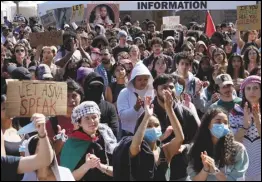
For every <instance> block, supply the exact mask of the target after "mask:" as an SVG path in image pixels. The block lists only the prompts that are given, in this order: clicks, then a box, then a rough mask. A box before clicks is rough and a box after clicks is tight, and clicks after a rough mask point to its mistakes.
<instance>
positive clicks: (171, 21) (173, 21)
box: [162, 16, 180, 25]
mask: <svg viewBox="0 0 262 182" xmlns="http://www.w3.org/2000/svg"><path fill="white" fill-rule="evenodd" d="M162 19H163V24H164V25H178V24H179V23H180V16H165V17H163V18H162Z"/></svg>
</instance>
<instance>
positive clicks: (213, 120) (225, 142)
mask: <svg viewBox="0 0 262 182" xmlns="http://www.w3.org/2000/svg"><path fill="white" fill-rule="evenodd" d="M189 157H190V159H189V161H190V162H189V166H188V168H187V172H188V175H189V176H190V179H191V180H193V181H198V180H200V181H201V180H203V181H237V180H244V179H245V178H244V177H245V173H246V171H247V169H248V166H249V158H248V154H247V151H246V148H245V147H244V146H243V145H242V144H240V143H238V142H236V141H235V140H234V135H233V134H232V133H231V132H230V129H229V121H228V117H227V113H226V112H225V111H224V110H221V109H219V108H214V109H211V110H209V111H208V112H207V113H206V114H205V115H204V116H203V118H202V121H201V126H200V128H199V130H198V133H197V135H196V137H195V138H194V143H193V145H192V148H191V149H190V153H189Z"/></svg>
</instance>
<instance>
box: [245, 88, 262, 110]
mask: <svg viewBox="0 0 262 182" xmlns="http://www.w3.org/2000/svg"><path fill="white" fill-rule="evenodd" d="M260 90H261V84H260ZM246 102H247V103H248V107H249V108H250V110H251V111H252V105H251V103H250V102H249V101H248V100H247V98H246V94H245V88H243V90H242V102H241V107H242V108H244V107H245V103H246ZM259 105H260V106H261V97H260V99H259Z"/></svg>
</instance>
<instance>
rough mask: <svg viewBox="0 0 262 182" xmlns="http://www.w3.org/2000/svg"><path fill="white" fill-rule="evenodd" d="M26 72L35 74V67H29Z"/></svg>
mask: <svg viewBox="0 0 262 182" xmlns="http://www.w3.org/2000/svg"><path fill="white" fill-rule="evenodd" d="M28 71H32V72H35V71H36V66H30V67H29V68H28Z"/></svg>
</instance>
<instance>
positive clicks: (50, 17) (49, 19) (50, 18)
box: [40, 10, 56, 28]
mask: <svg viewBox="0 0 262 182" xmlns="http://www.w3.org/2000/svg"><path fill="white" fill-rule="evenodd" d="M40 19H41V22H42V25H43V26H44V27H45V28H48V27H49V26H56V19H55V15H54V11H53V10H50V11H48V12H47V13H46V14H45V15H43V16H41V17H40Z"/></svg>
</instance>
